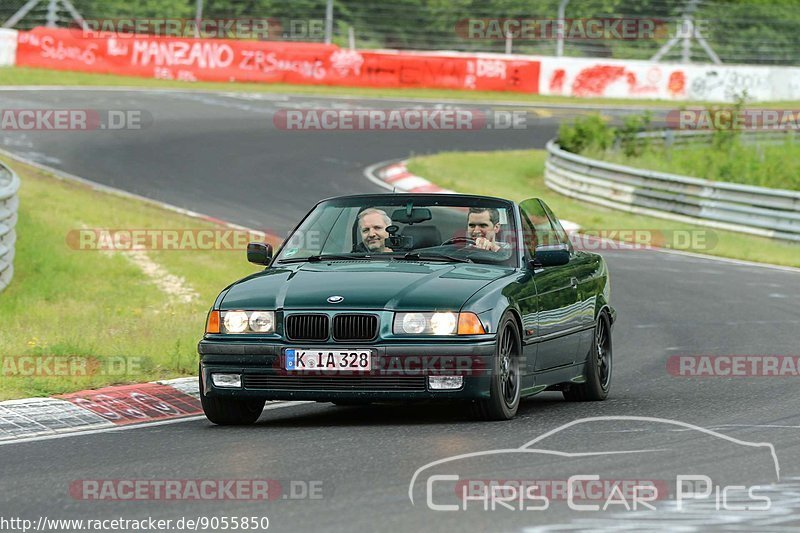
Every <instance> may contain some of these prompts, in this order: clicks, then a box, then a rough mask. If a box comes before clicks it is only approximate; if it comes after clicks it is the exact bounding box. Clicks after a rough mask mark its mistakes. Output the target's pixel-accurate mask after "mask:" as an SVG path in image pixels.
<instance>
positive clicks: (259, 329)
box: [248, 311, 275, 333]
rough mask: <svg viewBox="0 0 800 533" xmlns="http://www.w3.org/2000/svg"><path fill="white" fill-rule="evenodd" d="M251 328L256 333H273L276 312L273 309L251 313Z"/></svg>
mask: <svg viewBox="0 0 800 533" xmlns="http://www.w3.org/2000/svg"><path fill="white" fill-rule="evenodd" d="M248 323H249V324H250V329H251V330H253V331H255V332H256V333H272V332H273V331H275V313H274V312H272V311H256V312H254V313H251V314H250V320H249V321H248Z"/></svg>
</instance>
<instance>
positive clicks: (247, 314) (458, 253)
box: [198, 194, 616, 424]
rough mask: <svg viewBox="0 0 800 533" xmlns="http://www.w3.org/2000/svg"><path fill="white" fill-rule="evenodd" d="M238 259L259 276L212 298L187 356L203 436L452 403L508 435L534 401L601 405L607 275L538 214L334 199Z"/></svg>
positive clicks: (432, 198) (607, 363) (431, 202)
mask: <svg viewBox="0 0 800 533" xmlns="http://www.w3.org/2000/svg"><path fill="white" fill-rule="evenodd" d="M247 258H248V260H249V261H250V262H252V263H255V264H258V265H263V266H265V267H266V268H265V269H264V270H262V271H260V272H258V273H256V274H253V275H251V276H248V277H246V278H244V279H241V280H239V281H236V282H235V283H233V284H231V285H229V286H228V287H226V288H225V289H224V290H223V291H222V292H221V293H220V295H219V296H218V297H217V299H216V301H215V302H214V305H213V307H212V308H211V310H210V311H209V314H208V319H207V322H206V331H205V335H204V336H203V339H202V340H201V341H200V343H199V345H198V352H199V354H200V375H199V380H200V395H201V400H202V405H203V410H204V411H205V414H206V416H207V417H208V419H209V420H210V421H212V422H214V423H217V424H251V423H253V422H255V421H256V420H257V419H258V417H259V415H260V414H261V412H262V410H263V407H264V403H265V401H266V400H316V401H321V402H333V403H336V404H341V405H352V404H359V403H370V402H390V401H409V400H428V401H430V400H446V401H460V402H463V403H464V404H465V406H466V407H468V408H469V409H471V411H472V412H473V413H474V414H475V415H476V416H478V417H480V418H483V419H489V420H507V419H510V418H512V417H514V415H515V414H516V412H517V409H518V406H519V402H520V399H521V398H524V397H526V396H530V395H533V394H536V393H539V392H542V391H545V390H551V391H552V390H556V391H561V392H562V393H563V395H564V397H565V398H566V399H567V400H570V401H588V400H603V399H605V398H606V397H607V395H608V391H609V387H610V384H611V368H612V343H611V330H612V326H613V324H614V321H615V318H616V313H615V311H614V309H613V308H612V307H611V305H610V300H609V296H610V286H609V278H608V269H607V266H606V262H605V260H604V259H603V258H602V257H601V256H599V255H597V254H593V253H588V252H583V251H576V250H575V249H574V248H573V246H572V244H571V242H570V239H569V236H568V235H567V233H566V232H565V231H564V229H563V228H562V226H561V223H560V222H559V220H558V218H556V216H555V215H554V214H553V212H552V211H551V210H550V208H549V207H548V206H547V205H546V204H545V203H544V202H543V201H541V200H539V199H535V198H534V199H530V200H526V201H524V202H522V203H520V204H518V205H517V204H515V203H514V202H511V201H509V200H503V199H500V198H492V197H485V196H470V195H460V194H378V195H359V196H345V197H338V198H332V199H328V200H324V201H322V202H320V203H318V204H317V205H316V206H315V207H314V208H313V209H312V210H311V212H309V213H308V215H306V216H305V218H304V219H303V220H302V221H301V222H300V224H299V225H298V226H297V227H296V228H295V229H294V231H293V232H292V233H291V234H290V236H289V237H288V238H287V239H286V241H285V242H284V243H283V244H282V245H281V246H280V248H279V250H278V252H277V254H275V255H274V256H273V253H272V248H271V246H270V245H269V244H265V243H259V242H254V243H250V244H249V245H248V248H247Z"/></svg>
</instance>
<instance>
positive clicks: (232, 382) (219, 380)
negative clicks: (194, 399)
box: [211, 374, 242, 389]
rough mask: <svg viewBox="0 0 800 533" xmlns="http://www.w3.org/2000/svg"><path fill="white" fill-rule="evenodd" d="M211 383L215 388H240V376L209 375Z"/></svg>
mask: <svg viewBox="0 0 800 533" xmlns="http://www.w3.org/2000/svg"><path fill="white" fill-rule="evenodd" d="M211 383H213V384H214V386H215V387H225V388H229V389H241V388H242V375H241V374H211Z"/></svg>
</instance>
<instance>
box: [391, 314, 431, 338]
mask: <svg viewBox="0 0 800 533" xmlns="http://www.w3.org/2000/svg"><path fill="white" fill-rule="evenodd" d="M398 318H399V315H398ZM402 324H403V329H402V333H410V334H412V335H414V334H417V333H422V332H423V331H425V328H426V327H428V321H427V320H426V319H425V315H423V314H422V313H405V314H403V318H402Z"/></svg>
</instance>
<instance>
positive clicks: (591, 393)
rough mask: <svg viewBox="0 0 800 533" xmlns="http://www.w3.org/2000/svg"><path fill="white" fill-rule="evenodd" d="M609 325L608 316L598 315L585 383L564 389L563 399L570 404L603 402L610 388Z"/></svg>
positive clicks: (610, 353)
mask: <svg viewBox="0 0 800 533" xmlns="http://www.w3.org/2000/svg"><path fill="white" fill-rule="evenodd" d="M612 355H613V350H612V346H611V323H610V321H609V319H608V314H607V313H605V312H602V313H600V315H599V316H598V317H597V323H596V324H595V328H594V341H593V342H592V349H591V351H590V352H589V357H588V359H587V361H586V382H585V383H581V384H575V383H573V384H571V385H569V386H568V388H566V389H564V391H563V394H564V398H565V399H567V400H569V401H571V402H591V401H599V400H605V399H606V398H607V397H608V391H609V389H610V388H611V363H612Z"/></svg>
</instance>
